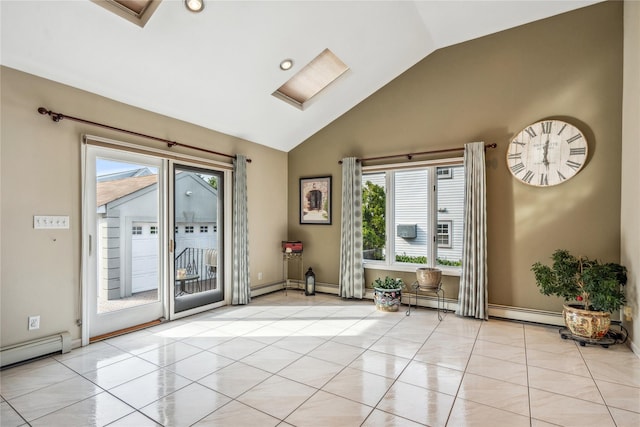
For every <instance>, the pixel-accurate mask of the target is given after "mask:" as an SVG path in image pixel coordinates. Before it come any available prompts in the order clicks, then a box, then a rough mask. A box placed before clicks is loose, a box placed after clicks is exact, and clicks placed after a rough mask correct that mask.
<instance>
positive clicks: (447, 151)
mask: <svg viewBox="0 0 640 427" xmlns="http://www.w3.org/2000/svg"><path fill="white" fill-rule="evenodd" d="M497 146H498V144H496V143H495V142H494V143H493V144H486V145H485V146H484V149H485V150H486V149H487V148H496V147H497ZM462 150H464V147H460V148H446V149H444V150H432V151H421V152H418V153H407V154H392V155H390V156H380V157H367V158H365V159H356V161H357V162H366V161H373V160H384V159H396V158H398V157H406V158H407V159H408V160H411V159H412V158H413V156H422V155H425V154H441V153H451V152H453V151H462ZM338 163H339V164H342V160H340V161H338Z"/></svg>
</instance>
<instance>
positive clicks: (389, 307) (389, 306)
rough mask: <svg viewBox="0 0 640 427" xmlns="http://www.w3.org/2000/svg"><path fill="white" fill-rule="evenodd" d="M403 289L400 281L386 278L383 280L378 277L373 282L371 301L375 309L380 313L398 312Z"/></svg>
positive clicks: (402, 283)
mask: <svg viewBox="0 0 640 427" xmlns="http://www.w3.org/2000/svg"><path fill="white" fill-rule="evenodd" d="M403 288H404V282H403V281H402V279H394V278H393V277H389V276H386V277H385V278H384V280H383V279H381V278H379V277H378V278H377V279H376V280H374V281H373V301H374V302H375V304H376V308H377V309H378V310H381V311H398V307H400V301H401V300H402V289H403Z"/></svg>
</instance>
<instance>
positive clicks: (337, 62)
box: [273, 49, 349, 110]
mask: <svg viewBox="0 0 640 427" xmlns="http://www.w3.org/2000/svg"><path fill="white" fill-rule="evenodd" d="M347 70H349V67H347V65H346V64H345V63H344V62H342V60H341V59H340V58H338V57H337V56H336V55H335V54H334V53H333V52H331V51H330V50H329V49H325V50H323V51H322V53H320V55H318V56H316V57H315V58H314V59H313V60H312V61H311V62H309V63H308V64H307V65H305V66H304V68H302V69H301V70H300V71H298V72H297V73H296V74H295V75H293V77H291V78H290V79H289V80H288V81H287V82H286V83H285V84H283V85H282V86H280V87H279V88H278V90H276V91H275V92H274V93H273V96H275V97H277V98H279V99H282V100H283V101H286V102H288V103H290V104H292V105H294V106H296V107H298V108H300V109H301V110H302V109H304V107H305V104H306V103H307V102H308V101H309V100H310V99H311V98H313V97H314V96H316V95H317V94H319V93H320V92H321V91H323V90H324V89H325V88H326V87H327V86H329V85H330V84H331V83H332V82H334V81H335V80H336V79H337V78H338V77H340V76H341V75H343V74H344V73H345V72H346V71H347Z"/></svg>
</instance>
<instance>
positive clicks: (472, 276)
mask: <svg viewBox="0 0 640 427" xmlns="http://www.w3.org/2000/svg"><path fill="white" fill-rule="evenodd" d="M464 170H465V189H464V236H463V244H462V275H461V276H460V290H459V292H458V309H457V310H456V314H457V315H459V316H468V317H475V318H476V319H484V320H487V319H488V318H489V302H488V291H487V281H488V280H487V277H488V276H487V201H486V199H487V197H486V173H485V162H484V142H473V143H470V144H465V146H464Z"/></svg>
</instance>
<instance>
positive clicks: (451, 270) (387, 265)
mask: <svg viewBox="0 0 640 427" xmlns="http://www.w3.org/2000/svg"><path fill="white" fill-rule="evenodd" d="M461 165H464V158H463V157H455V158H447V159H439V160H427V161H420V162H409V163H395V164H384V165H375V166H363V167H362V174H363V176H364V174H368V173H375V172H395V171H399V170H407V169H425V168H429V169H427V170H428V171H429V183H430V184H431V191H429V192H428V197H429V203H428V206H429V218H431V221H429V231H428V233H429V236H432V242H431V244H429V245H428V248H427V254H426V256H427V264H426V265H425V264H417V263H406V262H396V260H395V242H394V236H395V225H394V224H395V214H394V209H393V206H395V200H394V191H389V190H390V189H393V188H395V187H394V174H390V173H386V174H385V193H386V195H387V199H386V206H385V209H386V211H385V214H386V221H385V223H386V237H387V238H386V246H385V253H386V254H387V256H386V259H385V260H371V259H363V266H364V268H365V269H374V270H383V271H415V270H416V268H418V267H425V266H426V267H437V268H439V269H441V270H442V273H443V274H444V275H448V276H460V274H461V270H462V268H461V267H452V266H443V265H436V257H437V247H438V243H437V231H438V228H437V224H438V206H437V205H438V204H437V197H436V186H437V185H438V178H439V177H438V174H437V167H446V166H461ZM363 181H364V179H363ZM445 221H446V220H445Z"/></svg>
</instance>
